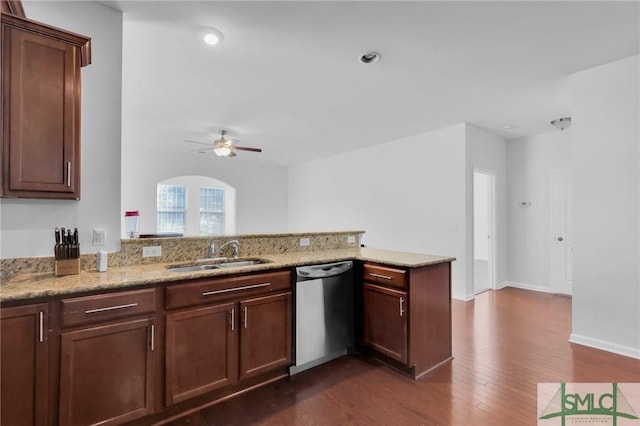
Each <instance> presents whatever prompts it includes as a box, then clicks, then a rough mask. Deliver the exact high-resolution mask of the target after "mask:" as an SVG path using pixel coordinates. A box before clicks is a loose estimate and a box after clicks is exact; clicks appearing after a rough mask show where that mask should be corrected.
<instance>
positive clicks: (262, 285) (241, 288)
mask: <svg viewBox="0 0 640 426" xmlns="http://www.w3.org/2000/svg"><path fill="white" fill-rule="evenodd" d="M270 285H271V283H262V284H253V285H245V286H244V287H236V288H225V289H223V290H214V291H205V292H204V293H202V295H203V296H213V295H214V294H222V293H229V292H232V291H241V290H248V289H251V288H260V287H268V286H270Z"/></svg>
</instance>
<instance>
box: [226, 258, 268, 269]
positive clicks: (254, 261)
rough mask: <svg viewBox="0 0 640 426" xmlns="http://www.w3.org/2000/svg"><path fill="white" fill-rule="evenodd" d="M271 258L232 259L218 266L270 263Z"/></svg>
mask: <svg viewBox="0 0 640 426" xmlns="http://www.w3.org/2000/svg"><path fill="white" fill-rule="evenodd" d="M269 262H270V261H269V260H265V259H251V260H230V261H228V262H224V263H218V264H217V265H216V266H217V267H219V268H236V267H239V266H250V265H261V264H263V263H269Z"/></svg>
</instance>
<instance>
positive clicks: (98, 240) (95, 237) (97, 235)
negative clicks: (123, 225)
mask: <svg viewBox="0 0 640 426" xmlns="http://www.w3.org/2000/svg"><path fill="white" fill-rule="evenodd" d="M92 241H93V245H94V246H96V247H103V246H105V245H106V244H107V230H106V229H94V230H93V234H92Z"/></svg>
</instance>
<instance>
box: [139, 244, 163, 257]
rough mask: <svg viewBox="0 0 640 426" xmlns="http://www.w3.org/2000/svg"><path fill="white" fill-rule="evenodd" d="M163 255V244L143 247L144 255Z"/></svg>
mask: <svg viewBox="0 0 640 426" xmlns="http://www.w3.org/2000/svg"><path fill="white" fill-rule="evenodd" d="M159 256H162V246H147V247H142V257H159Z"/></svg>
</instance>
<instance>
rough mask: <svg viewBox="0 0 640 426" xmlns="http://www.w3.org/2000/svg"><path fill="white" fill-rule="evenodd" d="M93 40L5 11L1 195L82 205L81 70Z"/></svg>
mask: <svg viewBox="0 0 640 426" xmlns="http://www.w3.org/2000/svg"><path fill="white" fill-rule="evenodd" d="M90 40H91V39H90V38H88V37H85V36H81V35H78V34H73V33H69V32H66V31H63V30H60V29H57V28H54V27H51V26H48V25H44V24H41V23H39V22H35V21H31V20H28V19H24V18H20V17H18V16H15V15H10V14H5V13H2V125H3V131H2V173H1V175H0V179H1V180H2V185H1V189H0V190H1V194H0V195H2V196H3V197H16V198H56V199H76V200H78V199H80V93H81V92H80V74H81V73H80V68H81V67H82V66H85V65H88V64H89V63H90V61H91V59H90V53H91V51H90Z"/></svg>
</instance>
